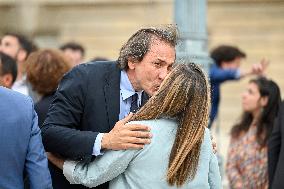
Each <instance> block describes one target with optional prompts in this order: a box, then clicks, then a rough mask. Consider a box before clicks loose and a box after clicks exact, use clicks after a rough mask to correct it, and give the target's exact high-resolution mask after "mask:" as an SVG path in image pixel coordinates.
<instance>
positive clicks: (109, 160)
mask: <svg viewBox="0 0 284 189" xmlns="http://www.w3.org/2000/svg"><path fill="white" fill-rule="evenodd" d="M132 123H138V124H143V125H148V126H150V127H151V132H152V134H153V138H152V141H151V144H149V145H146V146H145V147H144V148H143V149H141V150H120V151H107V152H105V154H104V155H103V156H101V157H98V158H96V159H95V161H93V162H91V163H89V164H87V165H84V164H83V163H81V162H74V161H65V163H64V168H63V172H64V175H65V177H66V178H67V179H68V180H69V181H70V183H73V184H83V185H85V186H87V187H95V186H97V185H100V184H102V183H104V182H107V181H110V180H111V181H110V185H109V188H110V189H124V188H125V189H126V188H145V189H149V188H154V189H159V188H161V189H166V188H176V186H173V187H171V186H169V185H168V183H167V181H166V173H167V167H168V162H169V155H170V152H171V148H172V146H173V143H174V140H175V135H176V131H177V123H176V121H175V120H170V119H159V120H148V121H138V122H132ZM180 188H181V189H183V188H191V189H207V188H212V189H219V188H221V177H220V172H219V167H218V162H217V158H216V156H215V154H214V153H213V150H212V143H211V139H210V133H209V130H208V129H207V128H206V130H205V135H204V140H203V143H202V145H201V152H200V157H199V163H198V168H197V173H196V175H195V177H194V179H193V180H191V181H188V182H187V183H185V184H184V185H183V186H182V187H180Z"/></svg>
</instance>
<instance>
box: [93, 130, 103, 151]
mask: <svg viewBox="0 0 284 189" xmlns="http://www.w3.org/2000/svg"><path fill="white" fill-rule="evenodd" d="M103 136H104V134H103V133H99V134H98V135H97V137H96V140H95V144H94V147H93V153H92V155H94V156H99V155H103V154H104V153H103V152H101V149H102V138H103Z"/></svg>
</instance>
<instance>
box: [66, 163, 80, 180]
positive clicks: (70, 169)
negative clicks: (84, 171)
mask: <svg viewBox="0 0 284 189" xmlns="http://www.w3.org/2000/svg"><path fill="white" fill-rule="evenodd" d="M77 163H78V162H77V161H64V164H63V174H64V176H65V177H66V179H67V180H68V181H69V182H70V184H77V183H76V181H75V180H74V177H73V173H74V171H75V167H76V165H77Z"/></svg>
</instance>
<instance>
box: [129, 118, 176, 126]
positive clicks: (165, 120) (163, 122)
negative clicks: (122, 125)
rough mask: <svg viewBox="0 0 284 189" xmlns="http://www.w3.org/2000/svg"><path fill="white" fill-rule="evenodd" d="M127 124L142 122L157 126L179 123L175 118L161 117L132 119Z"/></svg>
mask: <svg viewBox="0 0 284 189" xmlns="http://www.w3.org/2000/svg"><path fill="white" fill-rule="evenodd" d="M127 124H142V125H147V126H149V127H156V126H164V127H166V126H174V125H176V124H177V122H176V120H175V119H170V118H159V119H150V120H140V121H130V122H128V123H127Z"/></svg>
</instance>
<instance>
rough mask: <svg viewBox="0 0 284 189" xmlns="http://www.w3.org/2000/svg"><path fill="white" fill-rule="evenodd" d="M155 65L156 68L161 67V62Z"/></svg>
mask: <svg viewBox="0 0 284 189" xmlns="http://www.w3.org/2000/svg"><path fill="white" fill-rule="evenodd" d="M154 65H155V66H156V67H161V65H162V64H161V63H160V62H154Z"/></svg>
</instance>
